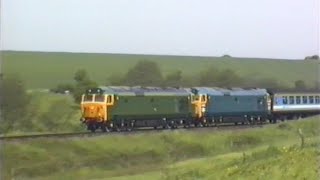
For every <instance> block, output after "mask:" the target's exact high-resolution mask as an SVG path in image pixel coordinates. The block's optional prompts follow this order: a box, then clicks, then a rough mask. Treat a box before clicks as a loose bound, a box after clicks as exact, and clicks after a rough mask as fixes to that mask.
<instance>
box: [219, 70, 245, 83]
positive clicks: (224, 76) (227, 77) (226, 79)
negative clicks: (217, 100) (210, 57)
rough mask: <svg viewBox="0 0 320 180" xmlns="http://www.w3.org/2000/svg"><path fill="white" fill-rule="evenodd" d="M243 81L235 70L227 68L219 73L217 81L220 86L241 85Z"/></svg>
mask: <svg viewBox="0 0 320 180" xmlns="http://www.w3.org/2000/svg"><path fill="white" fill-rule="evenodd" d="M242 82H243V80H242V78H241V77H240V76H238V75H237V74H236V73H235V72H234V71H233V70H231V69H225V70H223V71H221V72H220V73H219V74H218V77H217V82H216V83H217V85H218V86H220V87H234V86H239V85H241V84H242Z"/></svg>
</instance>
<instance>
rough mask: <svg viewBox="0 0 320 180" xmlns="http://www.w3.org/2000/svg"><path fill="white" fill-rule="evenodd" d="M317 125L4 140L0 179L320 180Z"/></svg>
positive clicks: (316, 120)
mask: <svg viewBox="0 0 320 180" xmlns="http://www.w3.org/2000/svg"><path fill="white" fill-rule="evenodd" d="M319 125H320V121H319V116H317V117H313V118H308V119H303V120H299V121H291V122H284V123H280V124H273V125H267V126H264V127H263V128H249V129H246V130H233V131H232V130H228V131H215V130H214V129H211V130H210V129H208V130H205V131H197V132H194V131H186V130H176V131H171V130H167V131H163V132H160V133H152V134H151V133H139V134H134V135H130V136H128V135H106V136H99V137H91V138H72V139H36V140H29V141H23V142H5V144H4V148H3V149H2V152H1V153H2V155H3V156H2V157H3V159H2V160H3V161H2V163H3V168H2V170H3V172H2V173H1V174H2V176H3V179H13V178H14V179H24V180H28V179H39V180H40V179H41V180H46V179H47V180H51V179H52V180H55V179H59V180H60V179H68V180H69V179H77V180H78V179H79V180H81V179H96V180H97V179H99V180H102V179H114V180H120V179H312V180H313V179H318V178H319V164H318V162H317V158H319V155H320V150H319V145H320V139H319V138H320V131H319ZM298 129H301V131H302V134H303V137H304V143H301V142H302V141H301V138H300V136H299V133H298Z"/></svg>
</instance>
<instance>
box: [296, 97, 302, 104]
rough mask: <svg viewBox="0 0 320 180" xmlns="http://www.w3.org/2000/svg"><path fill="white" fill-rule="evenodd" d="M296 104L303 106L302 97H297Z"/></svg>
mask: <svg viewBox="0 0 320 180" xmlns="http://www.w3.org/2000/svg"><path fill="white" fill-rule="evenodd" d="M296 103H297V104H301V96H296Z"/></svg>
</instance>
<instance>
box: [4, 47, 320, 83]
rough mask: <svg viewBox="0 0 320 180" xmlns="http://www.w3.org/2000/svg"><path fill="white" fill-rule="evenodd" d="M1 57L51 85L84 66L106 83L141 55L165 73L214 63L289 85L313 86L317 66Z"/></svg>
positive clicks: (9, 66)
mask: <svg viewBox="0 0 320 180" xmlns="http://www.w3.org/2000/svg"><path fill="white" fill-rule="evenodd" d="M2 59H3V64H2V65H3V66H2V67H3V73H5V74H6V73H18V74H20V75H21V76H22V78H23V80H25V82H26V84H27V87H28V88H52V87H55V86H56V85H57V84H58V83H64V82H71V81H72V79H73V75H74V73H75V71H76V70H78V69H80V68H84V69H86V70H87V71H88V72H89V75H90V76H91V77H92V79H94V80H96V81H97V82H98V83H99V84H106V83H107V79H108V77H109V76H110V75H112V74H124V73H126V72H127V70H128V69H129V68H130V67H132V66H133V65H134V64H135V63H137V62H138V61H139V60H142V59H148V60H152V61H155V62H157V63H158V64H159V65H160V67H161V69H162V71H163V73H164V74H167V73H170V72H173V71H175V70H177V69H179V70H182V71H183V74H184V75H187V76H191V75H192V76H194V75H196V74H197V73H199V71H203V70H205V69H206V68H207V67H208V66H214V67H216V68H218V69H226V68H229V69H231V70H233V71H235V72H236V73H238V74H239V75H241V76H243V77H257V78H259V77H263V78H275V79H278V80H279V81H280V82H281V83H283V84H285V85H288V86H293V83H294V81H296V80H300V79H301V80H304V81H305V82H306V83H307V84H308V85H310V86H313V85H314V82H315V81H317V80H318V71H319V67H320V66H319V62H317V61H292V60H271V59H254V58H218V57H183V56H153V55H124V54H89V53H46V52H11V51H5V52H2ZM182 62H183V63H182ZM301 74H303V76H301Z"/></svg>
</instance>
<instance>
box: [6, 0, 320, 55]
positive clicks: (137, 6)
mask: <svg viewBox="0 0 320 180" xmlns="http://www.w3.org/2000/svg"><path fill="white" fill-rule="evenodd" d="M319 1H320V0H259V1H257V0H241V1H239V0H1V12H0V13H1V22H0V30H1V33H0V37H1V39H0V48H1V50H17V51H18V50H22V51H59V52H60V51H63V52H91V53H126V54H164V55H186V56H189V55H191V56H222V55H224V54H229V55H231V56H235V57H261V58H285V59H302V58H304V57H305V56H310V55H314V54H320V48H319V41H320V35H319V34H320V33H319V31H320V30H319V29H320V27H319V26H320V18H319V16H320V15H319V6H320V3H319Z"/></svg>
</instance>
